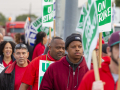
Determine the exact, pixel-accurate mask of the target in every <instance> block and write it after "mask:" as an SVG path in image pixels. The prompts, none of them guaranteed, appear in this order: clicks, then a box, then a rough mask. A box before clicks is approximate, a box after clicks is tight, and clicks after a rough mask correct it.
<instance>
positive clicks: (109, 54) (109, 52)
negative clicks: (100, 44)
mask: <svg viewBox="0 0 120 90" xmlns="http://www.w3.org/2000/svg"><path fill="white" fill-rule="evenodd" d="M106 52H107V54H108V56H111V51H110V47H107V48H106Z"/></svg>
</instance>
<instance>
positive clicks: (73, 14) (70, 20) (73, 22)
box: [64, 0, 80, 40]
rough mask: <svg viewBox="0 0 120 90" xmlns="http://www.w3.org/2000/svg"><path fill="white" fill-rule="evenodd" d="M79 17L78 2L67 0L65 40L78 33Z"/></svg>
mask: <svg viewBox="0 0 120 90" xmlns="http://www.w3.org/2000/svg"><path fill="white" fill-rule="evenodd" d="M79 15H80V11H79V9H78V0H66V4H65V24H64V26H65V28H64V40H65V39H66V37H67V36H68V35H70V34H72V33H77V32H76V26H77V23H78V20H79Z"/></svg>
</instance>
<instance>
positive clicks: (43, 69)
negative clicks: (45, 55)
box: [38, 60, 54, 90]
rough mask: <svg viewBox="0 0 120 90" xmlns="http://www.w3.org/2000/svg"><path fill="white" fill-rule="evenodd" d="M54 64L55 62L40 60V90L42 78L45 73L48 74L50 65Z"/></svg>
mask: <svg viewBox="0 0 120 90" xmlns="http://www.w3.org/2000/svg"><path fill="white" fill-rule="evenodd" d="M52 63H54V62H53V61H45V60H39V79H38V80H39V81H38V90H39V87H40V84H41V81H42V78H43V76H44V73H45V72H46V70H47V68H48V67H49V66H50V64H52Z"/></svg>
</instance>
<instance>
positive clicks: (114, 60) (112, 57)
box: [111, 54, 119, 66]
mask: <svg viewBox="0 0 120 90" xmlns="http://www.w3.org/2000/svg"><path fill="white" fill-rule="evenodd" d="M111 59H112V60H113V62H114V63H115V64H116V65H117V66H119V63H118V62H117V59H115V58H114V56H113V54H112V55H111Z"/></svg>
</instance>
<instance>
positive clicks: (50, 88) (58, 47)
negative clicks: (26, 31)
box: [0, 28, 120, 90]
mask: <svg viewBox="0 0 120 90" xmlns="http://www.w3.org/2000/svg"><path fill="white" fill-rule="evenodd" d="M119 33H120V31H117V32H114V33H113V34H112V35H111V37H110V38H109V41H108V43H105V42H104V40H102V56H100V57H101V58H102V63H101V68H99V69H98V71H99V76H100V80H99V81H95V75H94V73H95V72H94V66H93V61H92V62H91V68H90V70H89V69H88V66H87V64H86V60H85V57H84V50H83V46H82V37H81V35H80V34H75V33H73V34H71V35H69V36H67V38H66V40H65V41H64V40H63V39H62V38H61V37H53V38H52V39H47V34H46V33H45V32H42V31H41V32H39V33H38V34H37V35H36V40H35V42H34V46H31V45H30V44H29V41H28V42H27V43H26V41H25V35H21V34H19V33H18V34H16V35H15V42H12V41H4V40H3V37H4V35H5V34H4V30H3V29H2V28H0V90H117V86H118V78H119V75H118V71H119V68H118V67H119V43H120V41H119ZM98 41H99V39H98ZM46 44H47V45H46ZM65 51H66V52H67V53H66V52H65ZM95 51H96V55H97V57H99V55H98V51H99V42H97V45H96V48H95ZM97 59H98V58H97ZM41 60H43V61H48V62H54V63H52V64H50V65H49V67H48V68H47V70H46V72H45V73H44V76H43V77H42V79H41V83H40V84H39V79H40V78H39V74H40V73H39V67H40V64H39V62H40V61H41ZM91 60H92V58H91ZM97 62H98V61H97ZM46 67H47V66H46Z"/></svg>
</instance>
